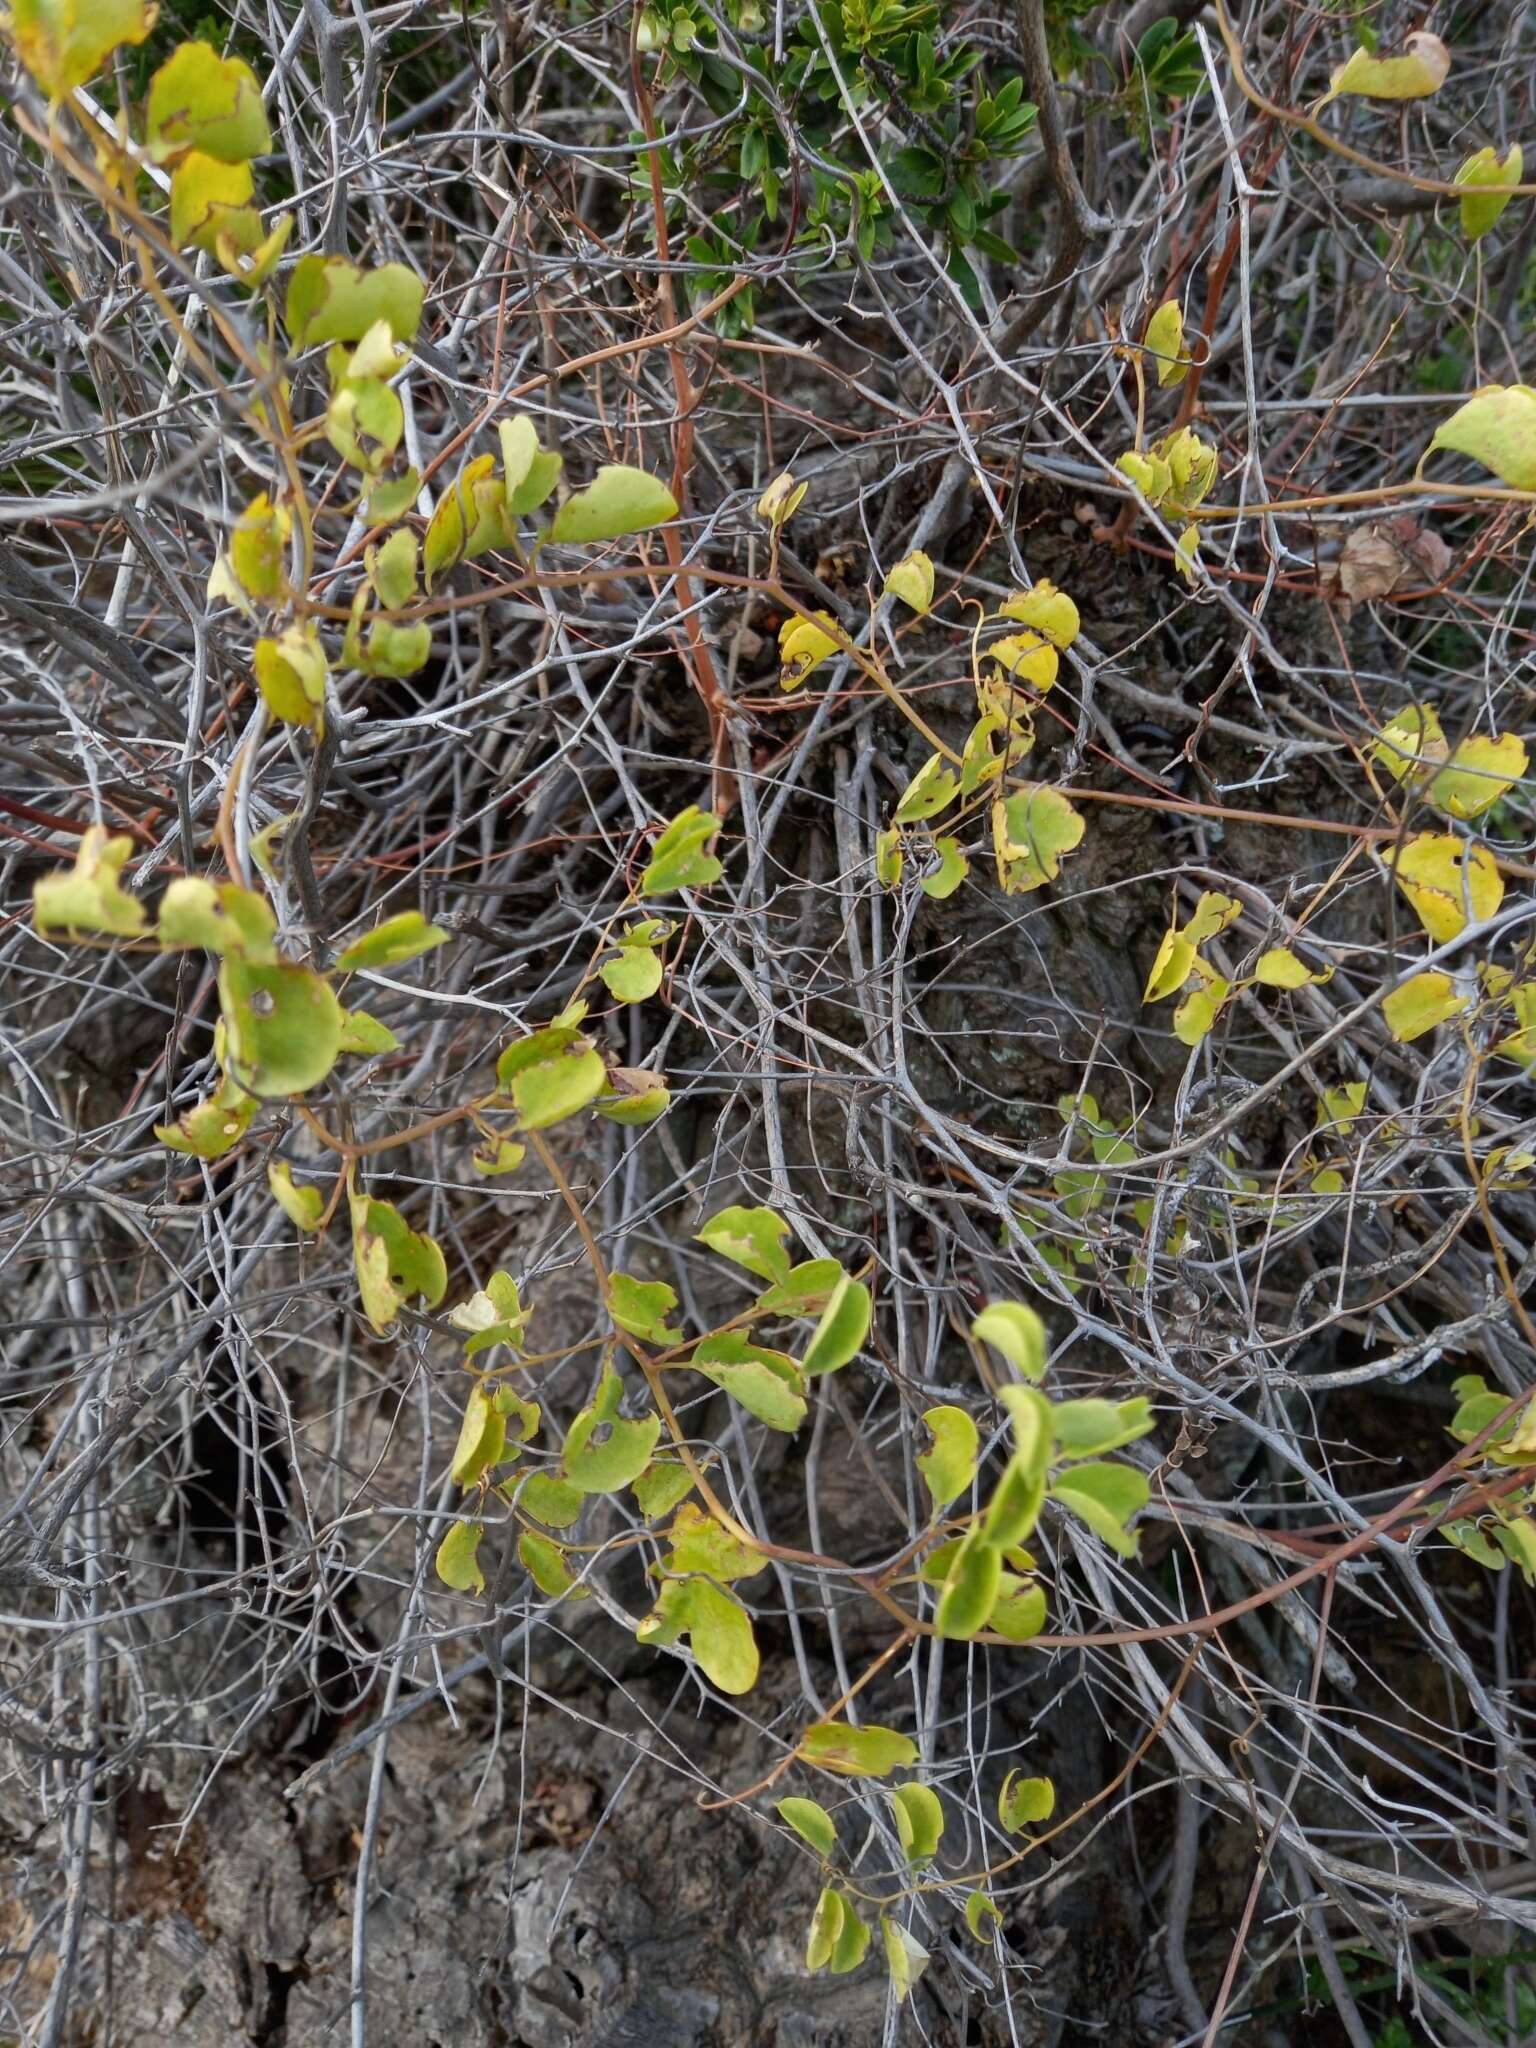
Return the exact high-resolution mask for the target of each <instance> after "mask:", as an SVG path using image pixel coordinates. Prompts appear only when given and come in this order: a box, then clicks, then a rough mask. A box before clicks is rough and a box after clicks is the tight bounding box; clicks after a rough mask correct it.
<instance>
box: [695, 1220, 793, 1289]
mask: <svg viewBox="0 0 1536 2048" xmlns="http://www.w3.org/2000/svg"><path fill="white" fill-rule="evenodd" d="M697 1235H698V1242H699V1243H700V1244H707V1245H708V1246H709V1248H710V1250H711V1251H712V1252H719V1253H720V1255H721V1256H722V1258H727V1259H734V1260H735V1262H736V1264H737V1265H738V1266H745V1267H746V1269H747V1271H748V1272H749V1273H756V1274H757V1276H758V1278H759V1279H761V1280H771V1281H773V1282H775V1283H776V1284H777V1285H779V1286H784V1285H786V1284H787V1283H788V1280H789V1274H790V1266H789V1253H788V1252H787V1251H786V1250H785V1249H784V1240H785V1238H786V1237H787V1236H788V1235H789V1225H788V1224H787V1223H786V1222H785V1221H784V1218H783V1217H782V1216H780V1215H779V1214H778V1212H777V1211H776V1210H773V1209H744V1208H741V1207H740V1206H739V1205H734V1204H733V1205H732V1206H731V1207H730V1208H728V1209H717V1210H716V1212H715V1214H714V1215H713V1216H711V1217H710V1218H709V1219H708V1221H707V1222H706V1223H705V1224H704V1226H703V1228H702V1229H701V1230H700V1231H699V1232H698V1233H697Z"/></svg>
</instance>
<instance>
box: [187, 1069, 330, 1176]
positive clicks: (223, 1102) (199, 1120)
mask: <svg viewBox="0 0 1536 2048" xmlns="http://www.w3.org/2000/svg"><path fill="white" fill-rule="evenodd" d="M260 1106H261V1105H260V1104H259V1103H258V1102H257V1100H256V1098H255V1096H254V1095H247V1094H246V1092H245V1090H244V1089H243V1088H242V1087H241V1086H240V1084H239V1082H238V1081H232V1080H231V1079H230V1078H229V1076H228V1075H227V1074H226V1075H225V1077H224V1079H223V1080H222V1081H221V1082H220V1083H219V1086H218V1088H217V1089H216V1090H215V1092H214V1093H213V1094H212V1095H210V1096H208V1097H207V1098H206V1099H205V1100H204V1101H202V1102H199V1103H196V1104H195V1105H194V1106H193V1107H192V1108H191V1109H189V1110H185V1111H183V1113H182V1114H181V1115H180V1116H179V1117H178V1118H177V1119H176V1121H175V1123H174V1124H156V1125H155V1136H156V1137H157V1138H158V1139H159V1140H160V1142H161V1144H162V1145H165V1146H167V1147H168V1148H169V1149H170V1150H171V1151H172V1152H187V1153H190V1154H191V1155H192V1156H193V1157H194V1158H196V1159H222V1158H223V1157H224V1155H225V1153H226V1152H232V1151H233V1150H234V1149H235V1147H236V1146H237V1145H238V1144H239V1142H240V1140H241V1139H242V1138H243V1137H244V1136H245V1133H246V1131H247V1130H248V1129H249V1128H250V1122H251V1118H252V1117H253V1116H254V1115H255V1114H256V1112H257V1110H258V1109H259V1108H260ZM313 1192H314V1193H316V1194H318V1193H319V1190H318V1189H315V1190H313Z"/></svg>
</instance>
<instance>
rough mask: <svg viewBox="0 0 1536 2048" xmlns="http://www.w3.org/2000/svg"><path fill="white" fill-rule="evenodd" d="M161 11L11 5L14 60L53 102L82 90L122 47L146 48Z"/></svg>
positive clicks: (64, 1)
mask: <svg viewBox="0 0 1536 2048" xmlns="http://www.w3.org/2000/svg"><path fill="white" fill-rule="evenodd" d="M158 12H159V9H158V8H156V7H153V6H146V5H145V4H144V0H12V6H11V18H10V33H11V37H12V40H13V41H14V42H15V45H16V54H17V56H18V57H20V59H21V61H22V63H23V64H24V65H25V66H26V68H27V69H28V71H30V72H31V74H32V76H33V78H34V79H36V81H37V83H38V85H39V86H41V88H42V90H43V91H44V92H45V93H46V94H47V95H48V97H49V99H51V100H61V99H63V98H64V96H65V95H66V94H67V93H71V92H73V91H74V89H75V87H76V86H77V85H84V84H85V81H86V80H87V79H88V78H91V77H94V75H95V74H96V73H97V72H98V71H99V70H100V69H101V67H102V65H103V64H105V63H106V61H107V59H108V57H110V56H111V54H112V52H113V51H114V50H116V49H119V48H121V47H122V45H123V44H124V43H142V42H143V40H144V38H145V37H146V36H147V35H148V34H149V32H150V30H151V29H152V28H153V27H154V25H155V17H156V15H157V14H158Z"/></svg>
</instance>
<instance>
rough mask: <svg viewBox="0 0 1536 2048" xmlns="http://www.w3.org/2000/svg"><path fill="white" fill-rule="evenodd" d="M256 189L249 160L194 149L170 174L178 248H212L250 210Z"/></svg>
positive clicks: (172, 222)
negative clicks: (232, 159) (223, 159)
mask: <svg viewBox="0 0 1536 2048" xmlns="http://www.w3.org/2000/svg"><path fill="white" fill-rule="evenodd" d="M254 190H255V180H254V179H253V178H252V176H251V167H250V165H249V164H248V163H233V164H226V163H222V162H220V160H219V159H218V158H217V157H213V156H205V155H203V153H202V152H201V151H200V150H193V151H191V152H190V153H189V154H188V155H187V156H186V157H184V158H183V159H182V161H181V162H180V163H179V164H178V165H177V166H176V169H175V171H174V172H173V173H172V175H171V240H172V241H173V242H174V243H175V244H176V246H177V248H178V249H211V248H212V247H213V246H214V243H215V241H216V240H217V238H218V235H219V233H220V231H221V230H227V229H228V228H229V226H230V225H231V222H232V220H233V219H235V218H237V217H238V216H239V215H240V214H242V213H243V212H245V211H246V210H247V206H246V202H247V201H248V200H249V199H250V197H251V194H252V192H253V191H254Z"/></svg>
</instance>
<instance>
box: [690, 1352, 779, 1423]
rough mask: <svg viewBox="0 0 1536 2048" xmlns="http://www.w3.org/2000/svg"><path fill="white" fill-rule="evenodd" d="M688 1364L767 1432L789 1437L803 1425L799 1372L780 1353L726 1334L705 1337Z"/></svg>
mask: <svg viewBox="0 0 1536 2048" xmlns="http://www.w3.org/2000/svg"><path fill="white" fill-rule="evenodd" d="M688 1363H689V1365H690V1366H691V1367H692V1368H693V1370H694V1371H695V1372H700V1373H702V1374H703V1375H704V1377H705V1378H706V1379H709V1380H713V1381H714V1383H715V1385H716V1386H717V1387H723V1388H724V1390H725V1391H726V1393H728V1394H729V1395H730V1397H731V1399H732V1400H733V1401H737V1402H739V1403H740V1404H741V1406H742V1407H743V1408H745V1409H746V1411H747V1413H748V1414H749V1415H755V1416H756V1417H757V1419H758V1421H759V1422H764V1423H766V1424H767V1425H768V1427H769V1428H770V1429H778V1430H782V1431H784V1433H785V1434H786V1435H790V1434H792V1433H793V1432H794V1431H795V1430H797V1429H798V1428H799V1427H800V1425H801V1423H802V1422H804V1420H805V1414H806V1402H805V1392H804V1381H803V1378H802V1375H801V1372H800V1368H799V1366H797V1365H796V1364H795V1361H794V1360H793V1359H792V1358H790V1357H787V1356H786V1355H785V1353H784V1352H782V1351H770V1350H768V1349H766V1348H765V1347H764V1346H763V1345H761V1344H753V1343H751V1342H750V1341H749V1340H748V1339H747V1338H746V1337H743V1336H742V1335H741V1334H740V1332H739V1331H736V1330H725V1331H722V1332H721V1333H720V1334H719V1335H718V1336H714V1337H706V1338H705V1340H704V1342H703V1343H702V1344H701V1345H700V1346H699V1347H698V1349H697V1350H696V1351H695V1352H694V1354H693V1356H692V1358H690V1359H689V1361H688Z"/></svg>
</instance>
